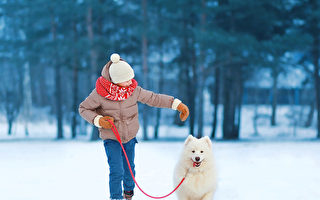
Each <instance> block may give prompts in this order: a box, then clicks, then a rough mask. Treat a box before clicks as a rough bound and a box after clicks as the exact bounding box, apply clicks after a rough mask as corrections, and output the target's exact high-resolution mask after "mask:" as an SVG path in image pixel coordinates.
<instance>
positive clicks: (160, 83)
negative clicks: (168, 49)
mask: <svg viewBox="0 0 320 200" xmlns="http://www.w3.org/2000/svg"><path fill="white" fill-rule="evenodd" d="M162 49H163V47H162V46H161V51H160V73H159V85H158V88H159V93H160V94H161V93H162V90H163V77H164V75H163V74H164V63H163V50H162ZM160 119H161V108H157V113H156V125H155V127H154V139H158V137H159V127H160Z"/></svg>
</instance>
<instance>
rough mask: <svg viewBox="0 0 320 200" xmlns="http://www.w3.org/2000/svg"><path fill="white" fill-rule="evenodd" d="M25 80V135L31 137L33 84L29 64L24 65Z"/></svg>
mask: <svg viewBox="0 0 320 200" xmlns="http://www.w3.org/2000/svg"><path fill="white" fill-rule="evenodd" d="M23 77H24V79H23V93H24V95H23V112H22V113H23V119H24V130H25V135H26V136H28V135H29V128H28V124H29V119H30V111H31V107H32V93H31V84H30V67H29V63H28V62H26V63H25V64H24V76H23Z"/></svg>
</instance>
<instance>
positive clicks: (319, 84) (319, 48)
mask: <svg viewBox="0 0 320 200" xmlns="http://www.w3.org/2000/svg"><path fill="white" fill-rule="evenodd" d="M310 2H311V6H312V14H313V16H312V22H311V23H312V31H311V32H312V33H311V34H312V37H313V44H312V58H313V66H314V85H315V87H314V89H315V94H316V107H317V138H318V139H320V78H319V58H320V38H319V34H320V27H319V21H320V20H319V15H318V12H319V5H318V3H319V1H317V0H311V1H310Z"/></svg>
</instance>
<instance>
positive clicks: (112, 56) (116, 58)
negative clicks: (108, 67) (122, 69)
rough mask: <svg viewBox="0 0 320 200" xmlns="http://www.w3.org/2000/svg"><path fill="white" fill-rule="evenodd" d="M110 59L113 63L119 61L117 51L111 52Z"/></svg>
mask: <svg viewBox="0 0 320 200" xmlns="http://www.w3.org/2000/svg"><path fill="white" fill-rule="evenodd" d="M110 60H111V61H112V62H113V63H117V62H119V61H120V55H119V54H117V53H113V54H112V55H111V56H110Z"/></svg>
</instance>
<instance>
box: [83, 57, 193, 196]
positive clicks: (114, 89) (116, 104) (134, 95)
mask: <svg viewBox="0 0 320 200" xmlns="http://www.w3.org/2000/svg"><path fill="white" fill-rule="evenodd" d="M101 75H102V76H100V77H99V78H98V79H97V82H96V88H95V89H94V90H93V91H92V92H91V94H90V95H89V96H88V97H87V98H86V99H85V100H84V101H83V102H82V103H81V104H80V106H79V113H80V115H81V116H82V117H83V118H84V119H85V120H86V121H88V122H89V123H91V124H93V125H95V126H96V127H98V128H99V135H100V138H101V139H102V140H103V143H104V147H105V151H106V155H107V158H108V164H109V170H110V174H109V190H110V196H111V197H110V198H111V200H115V199H123V198H124V199H132V196H133V189H134V187H135V184H134V181H133V179H132V177H131V175H130V171H129V168H128V166H127V163H126V159H125V157H124V154H123V152H122V149H121V146H120V144H119V142H118V141H117V139H116V137H115V135H114V134H113V132H112V130H111V124H110V123H109V122H108V121H107V119H109V120H111V121H112V122H114V124H115V126H116V127H117V129H118V131H119V134H120V137H121V140H122V142H123V146H124V148H125V151H126V152H127V156H128V159H129V162H130V165H131V168H132V171H133V174H134V175H135V170H134V168H135V165H134V156H135V145H136V143H137V139H136V135H137V132H138V129H139V120H138V104H137V102H141V103H144V104H147V105H149V106H153V107H159V108H171V109H174V110H178V111H179V112H180V119H181V120H182V121H185V120H186V119H187V118H188V115H189V109H188V107H187V106H186V105H185V104H183V103H182V102H181V101H180V100H179V99H175V98H174V97H172V96H168V95H164V94H155V93H153V92H151V91H148V90H145V89H143V88H141V87H140V86H138V83H137V81H136V80H135V79H134V71H133V69H132V68H131V66H130V65H129V64H128V63H127V62H125V61H124V60H123V59H121V58H120V56H119V54H116V53H114V54H112V55H111V57H110V61H109V62H108V63H107V64H106V65H105V66H104V67H103V69H102V73H101ZM122 183H123V189H124V192H123V193H122Z"/></svg>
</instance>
